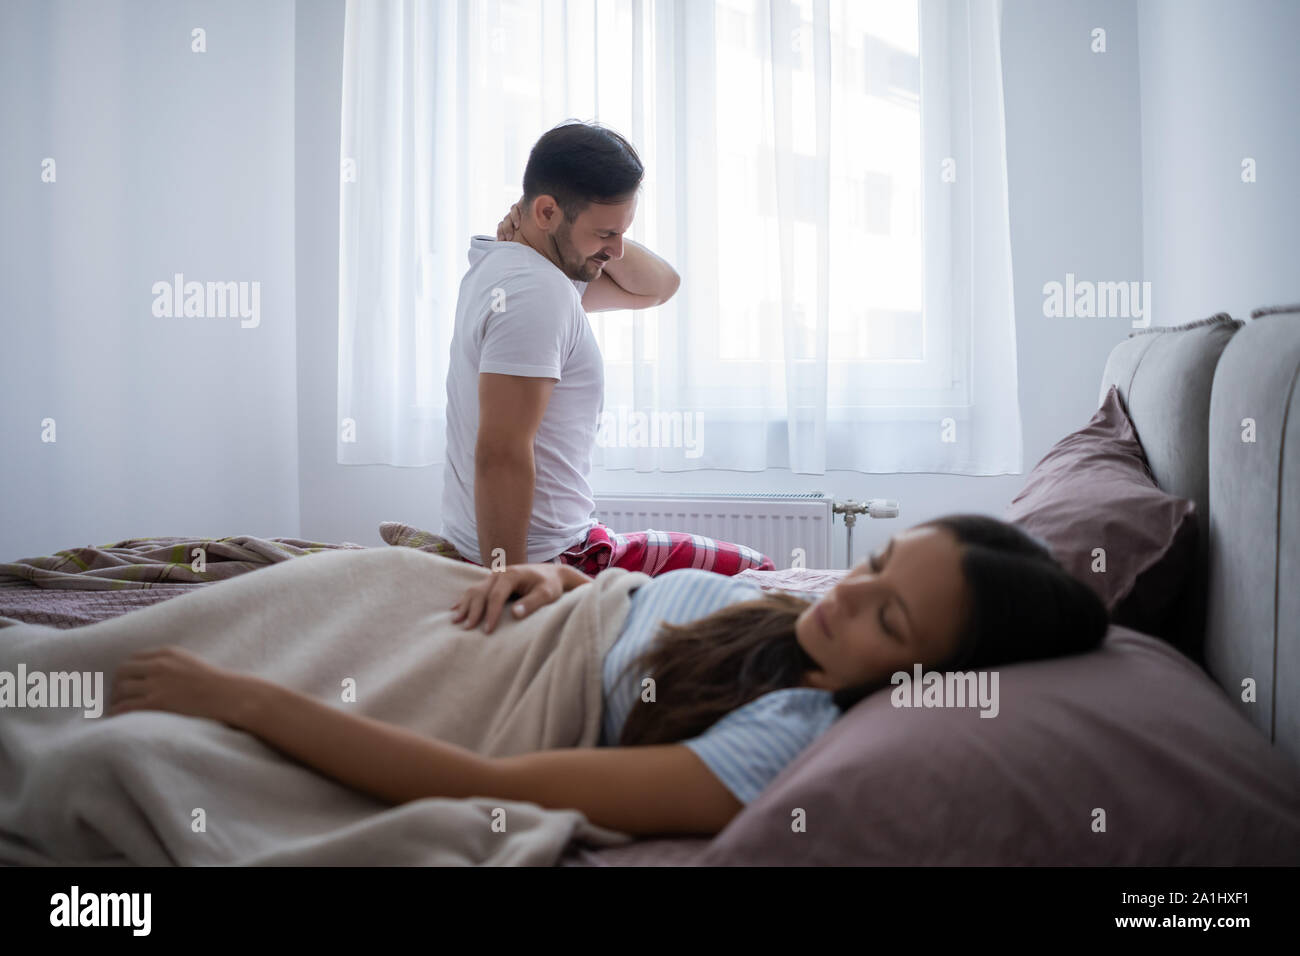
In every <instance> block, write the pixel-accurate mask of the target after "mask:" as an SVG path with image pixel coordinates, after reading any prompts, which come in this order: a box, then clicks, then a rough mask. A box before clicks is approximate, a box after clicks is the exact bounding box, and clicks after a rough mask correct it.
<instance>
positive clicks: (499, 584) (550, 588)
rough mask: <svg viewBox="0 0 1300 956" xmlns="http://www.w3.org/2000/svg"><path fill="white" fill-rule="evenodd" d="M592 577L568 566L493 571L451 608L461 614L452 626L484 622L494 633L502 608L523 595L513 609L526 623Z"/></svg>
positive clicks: (522, 566) (523, 566)
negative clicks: (507, 602) (512, 598)
mask: <svg viewBox="0 0 1300 956" xmlns="http://www.w3.org/2000/svg"><path fill="white" fill-rule="evenodd" d="M590 580H591V578H589V577H587V575H585V574H583V573H582V572H581V571H579V570H578V569H577V568H575V567H571V566H569V565H567V564H512V565H508V566H507V567H505V568H504V569H503V570H500V571H493V572H492V574H491V575H490V576H489V577H488V578H486V579H485V580H484V581H483V583H482V584H476V585H474V586H473V587H472V588H470V589H468V590H467V591H466V592H465V594H464V596H463V597H462V598H461V599H460V600H459V601H457V602H456V603H455V604H453V605H452V606H451V609H452V610H453V611H457V612H458V613H457V614H456V616H455V617H453V618H452V619H451V620H452V623H453V624H455V623H458V622H459V623H460V625H461V627H464V628H471V627H477V626H478V623H479V621H480V620H482V621H483V624H484V627H483V632H484V633H485V634H491V633H492V630H493V628H495V627H496V626H497V621H498V620H499V619H500V618H501V608H502V606H503V605H504V604H505V603H506V601H507V600H509V599H510V598H511V596H512V595H515V594H517V595H519V596H520V597H521V598H522V600H520V601H519V602H517V603H516V604H515V605H514V607H513V608H512V609H511V613H510V616H511V617H513V618H514V619H515V620H517V621H519V620H523V619H524V618H526V617H527V616H528V615H529V614H532V613H533V611H535V610H537V609H538V608H539V607H542V606H543V605H545V604H550V603H551V602H552V601H558V600H559V599H560V595H562V594H564V593H565V592H566V591H572V590H573V589H574V588H575V587H578V586H579V585H581V584H586V583H587V582H589V581H590Z"/></svg>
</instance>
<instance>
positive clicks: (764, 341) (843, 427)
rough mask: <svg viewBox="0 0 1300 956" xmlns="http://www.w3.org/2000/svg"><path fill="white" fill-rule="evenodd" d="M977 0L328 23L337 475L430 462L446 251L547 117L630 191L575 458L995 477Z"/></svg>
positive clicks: (988, 209)
mask: <svg viewBox="0 0 1300 956" xmlns="http://www.w3.org/2000/svg"><path fill="white" fill-rule="evenodd" d="M1000 24H1001V3H1000V0H970V2H958V0H919V2H914V0H888V2H879V3H872V2H862V0H803V2H800V0H717V2H700V0H598V2H597V0H555V2H545V0H542V2H539V0H459V2H457V0H392V2H356V0H349V3H348V5H347V25H346V32H345V53H344V58H345V62H344V95H343V144H342V153H343V157H344V169H343V171H342V182H341V184H340V188H341V190H342V203H341V207H342V213H341V230H342V231H341V244H340V289H339V292H340V296H339V302H340V317H339V319H340V321H339V419H340V435H339V444H338V450H339V459H338V460H339V461H340V462H343V463H354V464H361V463H378V462H382V463H389V464H396V465H428V464H435V463H439V462H441V461H442V454H443V430H444V425H445V419H444V406H445V376H446V357H447V352H448V347H449V343H450V340H451V331H452V325H453V322H454V317H455V308H456V295H457V292H458V287H459V282H460V278H461V276H462V275H463V274H464V272H465V271H466V269H467V268H468V265H467V261H466V250H467V248H468V243H469V238H470V236H471V235H473V234H493V233H494V231H495V228H496V224H497V222H498V221H499V220H500V219H501V218H502V216H503V215H504V214H505V212H506V210H507V208H508V207H509V205H510V204H511V203H512V202H514V201H515V200H516V199H518V198H519V194H520V192H521V180H522V177H523V169H524V165H525V164H526V162H527V159H528V151H529V149H530V148H531V146H532V144H533V142H534V141H535V140H536V139H537V137H538V136H540V135H541V134H542V133H543V132H545V131H546V130H547V129H549V128H550V127H551V126H553V125H555V124H556V123H557V122H560V121H562V120H564V119H567V118H577V119H584V120H596V121H598V122H600V123H602V124H603V125H606V126H610V127H612V128H614V129H616V130H618V131H619V132H621V133H622V134H624V135H625V136H627V137H628V138H629V139H630V140H631V141H632V142H633V143H634V144H635V146H636V147H637V149H638V151H639V153H640V155H641V159H642V161H643V162H644V163H645V166H646V170H647V174H646V179H645V184H644V187H643V189H642V192H641V196H640V200H639V203H638V209H637V216H636V220H635V223H634V225H633V228H632V231H631V233H630V238H632V239H634V240H635V241H637V242H640V243H642V244H644V245H646V246H648V247H649V248H651V249H653V250H654V251H655V252H656V253H658V254H659V255H661V256H663V257H664V258H665V259H667V260H668V261H669V262H671V263H673V265H674V266H675V267H676V269H677V271H678V272H679V273H680V274H681V276H682V283H681V287H680V289H679V290H678V292H677V295H676V296H674V298H673V299H672V300H671V301H670V302H668V303H667V304H666V305H664V306H661V307H659V308H657V309H651V310H646V311H637V312H626V311H624V312H608V313H593V314H591V316H590V319H591V322H592V326H593V328H594V329H595V331H596V335H597V338H598V340H599V342H600V345H601V350H602V352H603V353H604V356H605V361H606V394H605V408H604V411H603V415H602V422H601V425H602V428H601V433H600V437H599V440H598V443H597V444H598V447H597V449H596V454H595V463H596V466H597V467H604V468H606V469H620V468H622V469H625V468H634V469H637V470H642V471H651V470H656V469H657V470H662V471H684V470H692V469H699V468H723V469H738V470H746V471H757V470H764V469H768V468H788V469H790V470H792V471H795V472H800V473H811V474H820V473H823V472H825V471H826V470H828V469H848V470H857V471H863V472H940V473H943V472H949V473H960V474H969V475H987V474H1004V473H1017V472H1020V471H1021V466H1022V449H1021V429H1020V412H1019V404H1018V399H1017V375H1016V342H1015V322H1014V313H1013V310H1012V281H1011V251H1010V230H1009V224H1008V212H1007V184H1006V158H1005V134H1004V122H1003V98H1002V67H1001V52H1000V40H999V30H1000Z"/></svg>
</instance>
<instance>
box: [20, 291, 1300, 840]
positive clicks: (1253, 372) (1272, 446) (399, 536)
mask: <svg viewBox="0 0 1300 956" xmlns="http://www.w3.org/2000/svg"><path fill="white" fill-rule="evenodd" d="M1297 370H1300V307H1284V308H1278V309H1265V310H1258V311H1257V312H1256V313H1255V314H1254V315H1253V316H1252V320H1251V321H1250V322H1240V321H1237V320H1234V319H1231V318H1230V317H1228V316H1226V315H1216V316H1212V317H1210V318H1207V319H1203V320H1198V321H1195V322H1191V323H1188V324H1187V325H1184V326H1178V327H1173V328H1160V329H1149V330H1143V331H1141V332H1134V333H1132V334H1131V335H1130V336H1129V337H1128V338H1127V339H1126V340H1125V341H1123V342H1121V343H1119V344H1118V345H1117V346H1115V348H1114V349H1113V350H1112V352H1111V354H1110V356H1109V359H1108V361H1107V363H1106V366H1105V369H1104V372H1103V374H1102V379H1101V388H1100V392H1099V411H1098V416H1097V417H1096V418H1094V421H1093V422H1091V423H1089V424H1088V425H1085V426H1084V427H1083V428H1082V429H1080V430H1079V432H1077V433H1073V434H1072V435H1070V436H1066V438H1064V439H1062V442H1061V443H1059V444H1058V446H1057V448H1054V449H1053V452H1052V453H1049V455H1048V456H1047V457H1046V458H1045V459H1044V461H1042V462H1040V463H1039V465H1038V466H1037V467H1036V468H1035V470H1034V472H1033V473H1031V475H1030V476H1028V478H1027V481H1026V487H1025V490H1024V491H1022V493H1021V494H1020V495H1018V496H1017V498H1016V499H1015V500H1014V501H1013V502H1012V503H1010V504H1009V505H1008V509H1007V513H1006V515H1005V517H1007V520H1023V523H1024V524H1025V526H1026V527H1028V528H1030V529H1031V530H1034V531H1035V532H1036V533H1040V532H1041V536H1042V537H1043V538H1044V539H1045V540H1048V542H1049V543H1052V544H1055V542H1053V541H1051V540H1050V539H1051V535H1052V534H1053V532H1054V530H1055V529H1058V528H1069V529H1079V528H1081V527H1083V526H1084V525H1085V524H1086V525H1087V527H1088V530H1087V532H1086V536H1087V537H1089V540H1088V541H1086V542H1084V544H1086V545H1091V544H1095V543H1098V542H1099V543H1100V547H1101V548H1102V549H1103V550H1105V549H1107V548H1109V549H1111V551H1112V552H1113V553H1114V555H1115V557H1114V565H1113V567H1114V568H1115V570H1116V571H1117V573H1116V574H1111V575H1109V576H1108V581H1107V585H1106V586H1107V587H1116V588H1119V590H1122V591H1123V593H1122V594H1120V593H1118V592H1117V593H1116V594H1115V595H1114V597H1115V606H1114V608H1113V617H1112V620H1113V623H1112V626H1111V629H1110V631H1109V632H1108V634H1107V637H1106V640H1105V642H1104V644H1103V647H1102V649H1101V650H1100V651H1098V652H1095V653H1093V654H1089V655H1082V656H1080V657H1078V658H1075V659H1070V660H1058V661H1047V662H1035V663H1032V664H1023V665H1017V666H1015V667H1011V668H1005V669H1003V682H1002V686H1003V698H1004V700H1005V702H1006V704H1005V706H1004V711H1003V714H1002V717H1003V719H1002V720H1000V721H980V720H971V719H970V717H971V716H973V715H971V714H963V713H956V712H954V711H952V710H948V711H935V712H932V713H931V712H927V713H925V714H923V715H912V716H908V717H906V718H904V716H903V715H901V714H900V712H899V710H898V709H897V708H893V707H891V706H890V705H889V702H888V700H887V699H886V695H883V694H882V695H875V696H874V697H872V698H869V699H867V700H865V701H863V702H862V703H861V704H859V705H858V706H857V707H855V708H853V710H851V711H850V712H849V713H848V714H846V715H845V716H844V717H843V718H841V720H840V721H838V722H837V724H836V725H835V726H834V727H833V728H832V729H831V730H830V731H828V732H827V733H826V734H824V735H823V737H822V738H820V739H819V740H818V741H817V742H816V743H815V744H814V745H813V746H812V747H809V748H808V749H807V750H806V751H805V752H803V753H802V754H801V755H800V756H799V758H797V759H796V760H795V761H794V762H793V763H792V764H791V765H790V766H788V767H787V768H786V770H785V771H784V772H783V773H782V775H781V776H780V777H779V778H777V780H775V781H774V782H773V783H772V784H771V785H770V786H769V787H768V788H767V789H766V790H765V791H764V792H763V794H762V795H760V797H759V798H758V800H756V801H754V803H752V804H750V805H749V806H747V807H746V809H745V810H744V811H743V812H742V813H741V814H739V815H738V816H737V817H736V818H735V820H733V821H732V823H731V825H730V826H728V827H727V829H726V830H724V831H723V832H722V833H720V834H718V835H717V836H716V837H713V838H708V839H705V838H672V839H641V840H636V841H633V842H630V843H627V844H624V845H618V846H591V845H584V844H583V843H582V842H581V841H578V840H575V841H574V842H573V844H572V845H571V846H569V847H567V849H566V851H565V852H564V854H563V856H562V857H561V858H560V860H559V865H564V866H628V865H631V866H645V865H809V864H827V865H856V864H883V865H918V864H938V865H954V864H976V865H990V864H993V865H996V864H1004V865H1005V864H1010V865H1063V864H1066V865H1115V864H1119V865H1126V864H1127V865H1295V864H1297V863H1300V624H1297V623H1296V622H1297V621H1300V606H1298V605H1300V595H1298V594H1297V593H1296V590H1295V588H1294V587H1293V586H1289V585H1288V582H1295V581H1296V580H1300V514H1298V513H1297V511H1298V509H1300V477H1298V476H1300V435H1297V434H1296V432H1297V430H1300V409H1296V406H1297V405H1300V395H1297V394H1296V382H1297ZM1293 409H1296V411H1297V414H1290V413H1291V411H1292V410H1293ZM1106 415H1109V416H1110V417H1109V418H1107V417H1106ZM1112 426H1113V428H1112ZM1107 428H1112V430H1111V431H1109V432H1107V431H1106V429H1107ZM1116 429H1118V431H1116ZM1102 432H1105V434H1102V435H1101V442H1102V443H1101V444H1100V445H1099V444H1097V438H1098V435H1099V434H1100V433H1102ZM1288 439H1290V440H1289V441H1288ZM1125 441H1127V442H1128V451H1127V453H1128V454H1129V457H1130V458H1131V461H1130V462H1129V464H1130V465H1131V466H1132V467H1133V468H1134V469H1136V470H1137V472H1138V474H1137V478H1136V485H1141V484H1142V482H1144V481H1145V482H1147V483H1149V485H1150V487H1149V488H1145V487H1144V488H1138V489H1137V490H1138V491H1140V492H1141V494H1139V495H1137V496H1136V497H1134V499H1133V504H1132V507H1133V508H1136V509H1139V511H1138V512H1137V514H1136V516H1135V515H1133V514H1128V513H1125V512H1124V510H1123V507H1121V506H1120V505H1116V506H1114V508H1108V507H1104V508H1101V509H1097V508H1095V507H1094V508H1092V513H1093V514H1094V515H1095V514H1096V513H1097V512H1101V513H1102V514H1101V516H1100V517H1097V518H1095V520H1092V521H1091V523H1088V520H1086V518H1087V515H1088V512H1087V511H1081V510H1080V509H1081V508H1084V507H1085V505H1084V503H1082V502H1083V498H1082V497H1080V498H1079V500H1075V496H1074V493H1073V492H1072V491H1067V490H1065V488H1064V485H1063V484H1062V483H1063V482H1066V481H1068V479H1069V475H1071V474H1075V475H1077V474H1078V473H1080V472H1081V471H1082V472H1086V469H1087V468H1088V467H1090V466H1091V465H1092V464H1096V463H1097V462H1101V463H1102V464H1103V465H1106V466H1107V467H1108V466H1109V465H1108V464H1107V463H1109V464H1113V463H1114V462H1113V459H1115V458H1116V457H1117V456H1120V455H1122V454H1125V453H1126V452H1125V447H1126V446H1125V445H1124V442H1125ZM1099 449H1100V451H1099ZM1071 456H1073V457H1071ZM1080 456H1082V457H1080ZM1080 462H1083V464H1080ZM1116 480H1120V481H1126V482H1128V483H1129V486H1133V485H1134V482H1133V481H1132V480H1131V476H1129V477H1124V478H1121V479H1116ZM1067 498H1068V499H1069V500H1068V501H1067V500H1066V499H1067ZM1108 500H1109V499H1108ZM1071 509H1074V510H1071ZM1081 516H1082V517H1081ZM1161 522H1165V523H1166V524H1167V525H1168V527H1165V526H1164V525H1161V524H1160V523H1161ZM1145 525H1150V526H1151V527H1150V528H1147V527H1145ZM1157 526H1159V527H1157ZM1135 528H1141V529H1142V530H1143V532H1144V533H1145V534H1146V537H1145V538H1142V537H1134V529H1135ZM1152 529H1155V530H1152ZM382 534H383V537H384V540H385V542H386V543H387V545H388V546H389V547H394V546H396V547H410V548H418V549H421V550H427V551H431V552H434V553H437V550H438V548H439V544H438V541H437V539H436V536H432V535H428V534H427V533H425V532H421V531H419V529H415V528H411V527H409V526H406V525H401V524H398V523H386V524H385V525H384V526H383V528H382ZM1078 534H1079V532H1077V531H1076V536H1077V535H1078ZM1125 535H1128V537H1125ZM1157 538H1159V539H1160V546H1159V547H1156V546H1155V544H1154V542H1155V540H1156V539H1157ZM1094 539H1095V540H1094ZM1148 539H1149V540H1148ZM1062 541H1064V539H1062ZM1071 544H1074V543H1071ZM195 546H204V547H205V552H207V553H205V559H206V560H207V561H208V565H207V569H206V570H205V571H204V572H203V573H201V574H199V573H195V574H194V575H189V574H187V573H186V569H187V566H186V565H185V564H184V563H183V562H184V561H185V560H187V559H188V556H189V555H190V554H191V553H192V549H193V547H195ZM1061 546H1062V547H1066V544H1064V543H1063V544H1062V545H1061ZM360 547H361V546H359V545H355V544H351V543H343V544H330V543H322V542H307V541H300V540H297V539H290V538H281V539H256V538H251V537H240V538H230V539H222V540H221V542H220V543H215V542H211V541H208V542H203V541H192V540H187V539H182V538H175V539H149V540H147V541H133V542H121V543H119V544H118V545H116V546H109V547H105V548H98V549H96V548H86V549H73V550H72V551H69V552H61V553H60V554H59V555H56V556H50V557H49V558H46V559H29V560H26V561H21V562H14V563H12V564H7V565H0V641H3V640H4V633H5V632H4V628H3V626H4V625H5V624H14V623H19V622H30V623H40V624H46V625H49V626H53V627H59V628H69V627H76V626H79V625H83V624H91V623H95V622H98V621H103V620H108V619H111V618H114V617H116V616H120V615H122V614H125V613H127V612H129V611H132V610H135V609H138V608H142V607H147V606H151V605H153V604H157V603H160V602H164V601H167V600H168V599H170V598H172V597H176V596H178V595H180V594H184V593H190V592H192V591H193V590H194V589H196V588H203V587H205V586H206V585H205V584H204V583H203V582H204V581H210V580H214V579H220V578H221V577H223V576H233V575H238V574H246V573H248V572H250V571H255V570H257V569H258V568H259V567H265V566H267V565H271V564H275V563H279V562H283V561H291V560H293V559H294V558H296V557H299V556H301V555H303V554H307V553H311V552H313V551H319V550H333V549H354V548H360ZM1095 550H1096V549H1095V548H1091V547H1087V548H1084V549H1083V552H1084V555H1083V557H1095V555H1094V552H1095ZM1157 552H1158V554H1157ZM1153 554H1154V555H1156V557H1154V558H1153V557H1151V555H1153ZM1179 556H1181V557H1179ZM1083 557H1080V560H1083ZM1125 559H1128V561H1129V564H1130V565H1131V567H1128V569H1127V572H1125V571H1124V564H1125ZM1079 567H1080V568H1083V567H1084V565H1079ZM843 573H844V572H839V571H830V570H808V569H804V570H795V571H776V572H757V571H747V572H744V574H745V576H746V577H750V578H752V579H754V580H755V581H756V583H759V584H760V585H761V586H763V587H764V588H767V589H780V590H787V591H793V592H796V593H800V594H802V595H804V596H807V597H810V598H814V599H815V597H816V596H817V595H818V594H820V593H822V592H824V591H825V590H827V589H828V588H829V587H830V586H832V585H833V584H834V583H835V581H836V580H838V578H839V577H840V576H841V575H842V574H843ZM1080 573H1085V572H1084V571H1083V570H1081V571H1080ZM1124 573H1127V574H1128V576H1129V579H1128V580H1125V581H1123V583H1122V586H1121V585H1120V584H1119V583H1116V582H1117V580H1118V579H1119V578H1121V577H1122V576H1123V574H1124ZM1138 596H1140V597H1141V598H1142V599H1141V600H1140V601H1138V600H1136V598H1137V597H1138ZM1121 599H1122V600H1121ZM1108 604H1109V602H1108ZM990 725H996V726H990ZM792 820H795V821H797V823H792Z"/></svg>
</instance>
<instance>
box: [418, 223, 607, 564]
mask: <svg viewBox="0 0 1300 956" xmlns="http://www.w3.org/2000/svg"><path fill="white" fill-rule="evenodd" d="M469 265H470V268H469V272H467V273H466V274H465V278H464V279H462V280H461V283H460V297H459V299H458V300H457V302H456V329H455V332H454V333H453V334H452V339H451V358H450V362H449V364H448V368H447V463H446V466H445V468H444V470H443V487H442V532H441V533H442V536H443V537H444V538H446V539H447V540H449V541H450V542H451V543H452V544H453V545H455V546H456V550H457V551H459V552H460V553H461V555H463V556H464V557H466V558H469V559H470V560H471V561H475V562H479V561H481V560H482V557H481V555H480V553H479V541H478V521H477V517H476V513H475V509H474V447H475V444H476V442H477V440H478V418H479V406H478V377H479V373H480V372H496V373H499V374H502V375H521V376H526V377H529V378H553V379H558V381H557V382H556V383H555V387H554V388H553V389H552V391H551V398H550V401H549V402H548V403H547V406H546V412H545V414H544V415H543V417H542V423H541V425H540V426H539V427H538V429H537V434H536V436H535V438H534V440H533V460H534V466H535V469H536V475H537V478H536V484H535V487H534V489H533V512H532V518H531V519H530V521H529V524H528V541H527V549H528V561H529V562H538V561H549V560H550V559H551V558H553V557H555V556H556V555H557V554H559V553H560V552H562V551H565V550H566V549H568V548H569V547H571V546H573V545H575V544H577V543H579V542H581V541H584V540H586V537H587V532H588V530H590V528H591V526H592V525H593V524H594V523H595V520H596V519H595V517H594V512H595V501H594V500H593V499H592V495H591V486H590V485H589V484H588V483H587V476H588V474H589V473H590V472H591V450H592V448H593V447H594V446H595V441H596V427H597V424H598V423H599V420H600V415H601V412H602V411H603V410H604V407H605V363H604V358H603V357H602V356H601V354H600V347H599V346H598V345H597V343H596V337H595V335H594V334H593V333H592V331H591V325H590V323H588V321H587V313H586V312H584V311H583V308H582V295H583V293H584V292H585V291H586V289H587V283H586V282H583V281H581V280H580V279H570V278H569V277H568V276H566V275H565V274H564V273H563V272H562V271H561V270H560V269H559V267H558V266H556V265H555V264H554V263H553V262H551V260H549V259H547V258H546V257H545V256H544V255H542V254H541V253H540V252H538V251H537V250H536V249H534V248H532V247H531V246H529V245H527V244H526V243H523V242H510V241H506V242H498V241H497V240H495V239H493V238H491V237H490V236H473V237H471V239H470V246H469ZM489 547H491V545H489ZM489 560H490V556H489Z"/></svg>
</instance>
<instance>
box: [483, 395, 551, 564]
mask: <svg viewBox="0 0 1300 956" xmlns="http://www.w3.org/2000/svg"><path fill="white" fill-rule="evenodd" d="M554 387H555V379H553V378H527V377H524V376H520V375H498V374H496V373H493V372H482V373H480V374H479V377H478V439H477V441H476V443H475V446H474V515H475V519H476V522H477V527H478V546H479V554H480V557H481V560H482V564H483V566H484V567H490V566H491V564H492V550H493V549H494V548H504V549H505V562H506V564H524V563H525V562H527V560H528V525H529V522H530V521H531V519H532V514H533V488H534V486H535V483H536V480H537V470H536V466H535V465H534V462H533V438H534V437H535V436H536V434H537V429H538V428H539V427H540V426H541V423H542V416H543V415H544V414H545V413H546V405H547V403H548V402H549V401H550V400H551V390H552V389H553V388H554Z"/></svg>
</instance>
